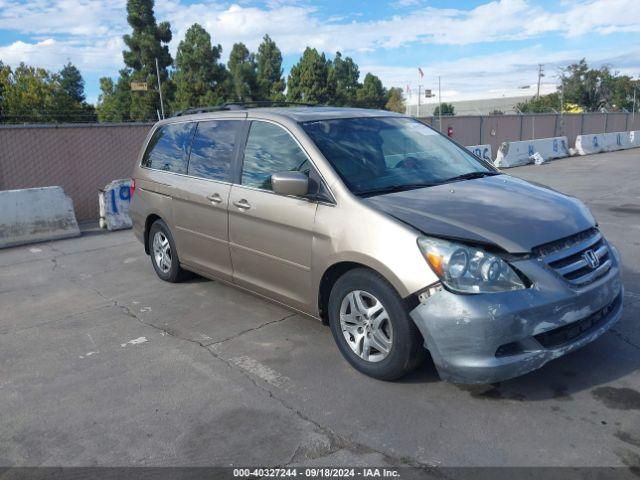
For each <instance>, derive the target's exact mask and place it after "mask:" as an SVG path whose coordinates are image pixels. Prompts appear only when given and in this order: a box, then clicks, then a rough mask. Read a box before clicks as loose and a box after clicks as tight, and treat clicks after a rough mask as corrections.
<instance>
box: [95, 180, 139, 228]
mask: <svg viewBox="0 0 640 480" xmlns="http://www.w3.org/2000/svg"><path fill="white" fill-rule="evenodd" d="M131 183H132V182H131V179H124V180H114V181H113V182H111V183H110V184H109V185H107V186H106V187H104V189H102V190H100V193H99V194H98V203H99V204H100V227H101V228H106V229H107V230H122V229H125V228H131V226H132V223H131V216H130V215H129V205H130V204H131Z"/></svg>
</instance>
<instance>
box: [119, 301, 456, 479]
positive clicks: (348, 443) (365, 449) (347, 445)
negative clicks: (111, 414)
mask: <svg viewBox="0 0 640 480" xmlns="http://www.w3.org/2000/svg"><path fill="white" fill-rule="evenodd" d="M112 301H113V305H114V306H115V307H117V308H119V309H120V310H121V311H122V312H123V313H124V314H125V315H127V316H129V317H131V318H133V319H135V320H137V321H138V322H139V323H141V324H142V325H144V326H146V327H150V328H153V329H155V330H158V331H160V332H161V333H164V334H166V335H168V336H170V337H172V338H175V339H177V340H182V341H185V342H189V343H193V344H195V345H197V346H199V347H202V348H204V349H205V350H206V351H207V352H208V353H209V354H210V355H211V356H212V357H213V358H215V359H216V360H218V361H220V362H222V363H223V364H224V365H226V366H227V367H228V368H229V369H230V370H233V371H235V372H238V373H240V374H241V375H242V376H243V377H245V378H246V379H247V380H249V382H250V383H251V384H252V385H253V386H254V387H256V388H258V389H260V390H261V391H262V392H264V393H265V394H267V395H268V397H269V398H271V399H273V400H275V401H276V402H278V403H279V404H280V405H281V406H282V407H284V408H285V409H286V410H288V411H290V412H291V413H293V414H294V415H295V416H297V417H298V418H299V419H301V420H303V421H305V422H307V423H309V424H311V425H313V427H314V431H315V432H316V433H321V434H323V435H324V436H325V437H326V438H327V439H328V441H329V445H328V446H327V447H326V448H321V449H320V450H319V451H318V452H317V453H316V455H314V456H313V457H308V456H307V455H306V454H305V459H308V460H317V459H320V458H323V457H326V456H329V455H331V454H333V453H335V452H337V451H339V450H343V449H347V450H349V451H351V452H354V453H375V454H378V455H381V456H382V457H383V459H384V460H385V461H386V462H387V463H389V465H394V466H405V467H411V468H415V469H417V470H422V471H424V472H425V473H429V474H432V475H433V476H436V477H438V478H449V477H446V476H445V475H444V474H442V472H441V471H439V470H438V469H436V467H435V466H433V465H428V464H425V463H421V462H419V461H417V460H414V459H412V458H409V457H401V458H400V457H393V456H391V455H389V454H387V453H385V452H382V451H379V450H375V449H373V448H371V447H369V446H367V445H364V444H362V443H359V442H356V441H354V440H352V439H348V438H346V437H343V436H341V435H339V434H337V433H336V432H334V431H333V430H331V429H330V428H329V427H326V426H323V425H321V424H320V423H319V422H317V421H316V420H313V419H312V418H310V417H309V416H307V415H305V414H304V413H302V412H301V411H300V410H299V409H297V408H295V407H294V406H293V405H290V404H289V402H287V401H286V400H284V399H282V398H281V397H279V396H277V395H276V394H275V393H274V392H273V391H272V390H271V389H269V388H268V387H267V386H266V385H265V384H262V383H261V382H259V381H258V380H256V379H255V378H254V377H253V376H252V375H251V374H250V373H249V372H247V371H246V370H245V369H243V368H241V367H239V366H238V365H236V364H234V363H233V362H231V361H229V360H228V359H227V358H225V357H223V356H222V355H220V354H219V353H218V352H216V351H215V348H216V346H218V345H220V344H222V343H224V342H226V341H229V340H232V339H235V338H238V337H240V336H242V335H244V334H246V333H247V332H253V331H256V330H259V329H261V328H263V327H266V326H268V325H273V324H275V323H278V322H282V321H284V320H286V319H288V318H291V317H292V316H295V315H296V314H295V313H291V314H289V315H286V316H285V317H283V318H280V319H278V320H272V321H269V322H266V323H264V324H262V325H260V326H258V327H254V328H250V329H247V330H244V331H242V332H239V333H238V334H236V335H233V336H231V337H229V338H227V339H224V340H221V341H219V342H214V343H212V344H205V343H203V342H201V341H198V340H194V339H191V338H185V337H182V336H180V335H177V334H176V333H175V332H171V331H169V330H166V329H164V328H162V327H159V326H157V325H154V324H153V323H149V322H147V321H145V320H144V319H142V318H141V317H140V316H139V315H137V314H136V313H135V312H134V311H133V310H132V309H131V308H129V307H128V306H127V305H123V304H121V303H120V302H118V301H117V300H112ZM306 450H309V449H308V448H307V449H306ZM304 451H305V444H304V443H301V444H300V445H298V447H296V449H295V451H294V452H293V454H292V455H291V458H290V459H289V461H288V462H287V463H286V464H284V465H283V466H290V465H291V464H292V463H294V462H296V460H297V459H298V457H299V456H300V455H301V453H302V452H304Z"/></svg>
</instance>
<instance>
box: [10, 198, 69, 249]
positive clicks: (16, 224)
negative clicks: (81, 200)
mask: <svg viewBox="0 0 640 480" xmlns="http://www.w3.org/2000/svg"><path fill="white" fill-rule="evenodd" d="M79 235H80V229H79V228H78V222H77V221H76V214H75V212H74V210H73V202H72V201H71V198H70V197H68V196H67V195H66V194H65V193H64V190H62V188H61V187H42V188H26V189H23V190H3V191H0V248H4V247H12V246H15V245H24V244H26V243H34V242H42V241H46V240H58V239H60V238H69V237H77V236H79Z"/></svg>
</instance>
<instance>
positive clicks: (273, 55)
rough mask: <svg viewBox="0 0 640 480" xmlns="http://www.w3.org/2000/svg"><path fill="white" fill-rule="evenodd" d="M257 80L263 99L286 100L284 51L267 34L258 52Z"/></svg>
mask: <svg viewBox="0 0 640 480" xmlns="http://www.w3.org/2000/svg"><path fill="white" fill-rule="evenodd" d="M256 65H257V80H258V86H259V88H260V97H261V99H265V100H266V99H268V100H275V101H279V100H284V98H285V97H284V87H285V82H284V78H283V77H282V52H281V51H280V49H279V48H278V46H277V45H276V42H274V41H273V40H271V37H269V35H265V36H264V38H263V39H262V43H261V44H260V46H259V47H258V53H257V54H256Z"/></svg>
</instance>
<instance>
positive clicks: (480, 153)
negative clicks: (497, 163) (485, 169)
mask: <svg viewBox="0 0 640 480" xmlns="http://www.w3.org/2000/svg"><path fill="white" fill-rule="evenodd" d="M467 150H470V151H471V152H473V154H474V155H476V156H477V157H480V158H483V159H485V160H486V161H487V162H493V157H492V155H491V145H469V146H467Z"/></svg>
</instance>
